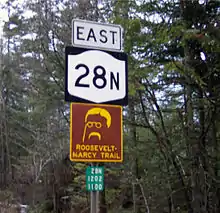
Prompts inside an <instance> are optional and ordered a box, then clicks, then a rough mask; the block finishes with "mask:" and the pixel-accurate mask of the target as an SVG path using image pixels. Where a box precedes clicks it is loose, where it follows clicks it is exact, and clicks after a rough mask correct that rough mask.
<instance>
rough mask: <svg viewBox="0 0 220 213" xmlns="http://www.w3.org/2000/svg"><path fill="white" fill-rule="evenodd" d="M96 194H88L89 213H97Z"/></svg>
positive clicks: (94, 192) (93, 192) (92, 192)
mask: <svg viewBox="0 0 220 213" xmlns="http://www.w3.org/2000/svg"><path fill="white" fill-rule="evenodd" d="M96 194H97V192H96V191H91V193H90V213H97V199H96V198H97V197H96Z"/></svg>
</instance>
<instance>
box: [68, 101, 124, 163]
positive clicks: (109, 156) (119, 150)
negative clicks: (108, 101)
mask: <svg viewBox="0 0 220 213" xmlns="http://www.w3.org/2000/svg"><path fill="white" fill-rule="evenodd" d="M70 159H71V160H72V161H75V162H122V160H123V143H122V107H121V106H118V105H102V104H83V103H72V104H71V113H70Z"/></svg>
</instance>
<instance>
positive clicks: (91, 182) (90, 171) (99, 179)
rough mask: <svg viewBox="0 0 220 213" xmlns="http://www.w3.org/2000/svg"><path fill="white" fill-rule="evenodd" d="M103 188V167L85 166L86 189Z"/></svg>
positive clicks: (95, 189) (101, 189)
mask: <svg viewBox="0 0 220 213" xmlns="http://www.w3.org/2000/svg"><path fill="white" fill-rule="evenodd" d="M103 189H104V167H94V166H93V167H90V166H89V167H87V168H86V190H87V191H103Z"/></svg>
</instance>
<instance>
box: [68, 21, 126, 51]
mask: <svg viewBox="0 0 220 213" xmlns="http://www.w3.org/2000/svg"><path fill="white" fill-rule="evenodd" d="M72 45H73V46H78V47H85V48H88V47H89V48H93V49H105V50H110V51H122V28H121V26H120V25H113V24H103V23H98V22H92V21H86V20H79V19H74V20H73V21H72Z"/></svg>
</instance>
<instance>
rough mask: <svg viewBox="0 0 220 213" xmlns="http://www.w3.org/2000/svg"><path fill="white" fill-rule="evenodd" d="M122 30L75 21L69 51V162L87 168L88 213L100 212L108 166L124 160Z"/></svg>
mask: <svg viewBox="0 0 220 213" xmlns="http://www.w3.org/2000/svg"><path fill="white" fill-rule="evenodd" d="M122 35H123V29H122V27H121V26H119V25H112V24H101V23H98V22H91V21H85V20H78V19H74V20H73V21H72V45H73V47H72V46H69V47H68V46H67V47H66V48H65V101H67V102H73V103H71V113H70V118H71V121H70V160H71V161H75V162H91V167H87V169H86V190H87V191H90V213H99V191H103V190H104V167H98V164H97V163H95V162H122V161H123V140H122V139H123V131H122V130H123V125H122V106H126V105H128V57H127V54H125V53H123V52H122V51H123V48H122V46H123V38H122Z"/></svg>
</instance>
